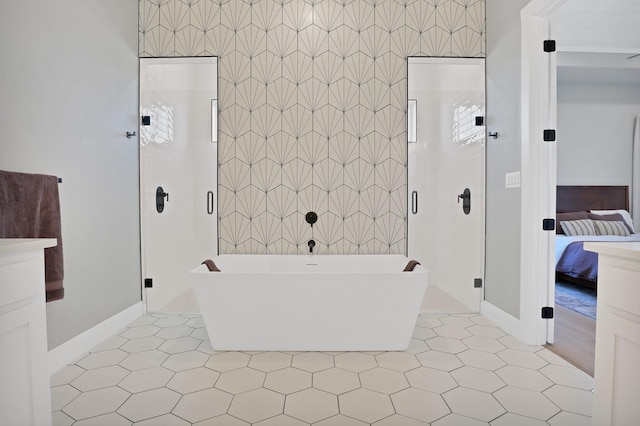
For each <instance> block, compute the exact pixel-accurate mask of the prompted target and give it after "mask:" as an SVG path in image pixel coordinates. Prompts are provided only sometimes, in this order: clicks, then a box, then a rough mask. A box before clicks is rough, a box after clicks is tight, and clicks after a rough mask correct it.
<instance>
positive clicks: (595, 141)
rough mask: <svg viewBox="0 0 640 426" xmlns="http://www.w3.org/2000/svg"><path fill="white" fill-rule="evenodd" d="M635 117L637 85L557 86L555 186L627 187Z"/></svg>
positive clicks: (638, 98) (638, 109) (639, 87)
mask: <svg viewBox="0 0 640 426" xmlns="http://www.w3.org/2000/svg"><path fill="white" fill-rule="evenodd" d="M638 72H640V71H638ZM638 114H640V84H613V83H586V82H585V83H568V82H559V83H558V185H630V184H631V146H632V141H633V125H634V124H633V120H634V119H635V117H636V116H637V115H638Z"/></svg>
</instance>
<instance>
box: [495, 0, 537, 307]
mask: <svg viewBox="0 0 640 426" xmlns="http://www.w3.org/2000/svg"><path fill="white" fill-rule="evenodd" d="M527 3H528V0H517V1H508V2H507V1H500V0H487V60H486V61H487V71H486V75H487V120H486V126H487V131H488V132H498V138H497V139H494V138H491V137H489V138H487V148H486V149H487V153H486V155H487V167H486V173H487V177H486V180H487V198H486V205H487V212H486V254H485V256H486V266H485V300H486V301H487V302H489V303H491V304H492V305H494V306H496V307H498V308H500V309H502V310H503V311H505V312H507V313H509V314H511V315H512V316H514V317H516V318H517V317H518V316H519V314H520V196H521V192H520V188H510V189H506V188H505V173H511V172H516V171H519V170H520V160H521V159H520V155H521V149H520V147H521V140H520V139H521V138H520V51H521V47H520V10H521V9H522V8H523V7H524V6H525V5H526V4H527Z"/></svg>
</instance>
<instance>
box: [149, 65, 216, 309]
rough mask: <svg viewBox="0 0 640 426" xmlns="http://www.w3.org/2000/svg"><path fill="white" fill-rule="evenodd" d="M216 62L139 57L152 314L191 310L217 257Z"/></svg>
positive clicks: (150, 306) (150, 307) (150, 305)
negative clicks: (204, 269) (200, 269)
mask: <svg viewBox="0 0 640 426" xmlns="http://www.w3.org/2000/svg"><path fill="white" fill-rule="evenodd" d="M216 125H217V59H216V58H215V57H204V58H203V57H199V58H141V59H140V211H141V229H142V274H143V275H142V276H143V278H144V288H143V292H144V294H143V299H144V301H145V305H146V309H147V311H148V312H158V311H182V312H188V311H189V310H191V308H190V306H193V301H192V300H190V294H191V292H190V291H189V290H190V282H189V271H190V270H191V269H193V268H194V267H195V266H196V265H197V264H198V263H199V262H201V261H202V260H205V259H207V258H211V257H213V256H215V255H217V253H218V251H217V241H218V238H217V214H216V213H217V208H216V202H217V197H216V196H215V194H216V187H217V143H216V141H217V135H216V133H217V132H216Z"/></svg>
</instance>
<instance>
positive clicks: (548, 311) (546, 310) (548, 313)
mask: <svg viewBox="0 0 640 426" xmlns="http://www.w3.org/2000/svg"><path fill="white" fill-rule="evenodd" d="M542 318H543V319H551V318H553V308H552V307H551V306H543V307H542Z"/></svg>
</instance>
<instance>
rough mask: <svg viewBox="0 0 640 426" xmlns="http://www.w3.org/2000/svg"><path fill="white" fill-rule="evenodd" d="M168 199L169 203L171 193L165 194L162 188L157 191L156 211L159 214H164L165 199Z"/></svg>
mask: <svg viewBox="0 0 640 426" xmlns="http://www.w3.org/2000/svg"><path fill="white" fill-rule="evenodd" d="M165 197H166V198H167V202H168V201H169V193H168V192H164V189H162V187H161V186H159V187H158V188H157V189H156V210H157V211H158V213H162V212H163V211H164V199H165Z"/></svg>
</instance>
